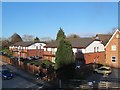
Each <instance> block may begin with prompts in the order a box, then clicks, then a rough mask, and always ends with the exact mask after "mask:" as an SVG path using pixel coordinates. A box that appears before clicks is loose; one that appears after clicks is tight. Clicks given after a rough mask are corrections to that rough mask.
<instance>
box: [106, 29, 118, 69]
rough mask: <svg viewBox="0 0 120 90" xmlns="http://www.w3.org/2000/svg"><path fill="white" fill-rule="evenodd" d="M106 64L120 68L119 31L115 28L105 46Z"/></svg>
mask: <svg viewBox="0 0 120 90" xmlns="http://www.w3.org/2000/svg"><path fill="white" fill-rule="evenodd" d="M105 49H106V52H105V54H106V59H105V60H106V64H107V65H109V66H111V67H116V68H120V31H119V30H118V29H117V30H116V31H115V33H114V34H113V35H112V37H111V38H110V40H109V41H108V43H107V44H106V46H105Z"/></svg>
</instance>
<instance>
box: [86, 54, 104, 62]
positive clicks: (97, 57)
mask: <svg viewBox="0 0 120 90" xmlns="http://www.w3.org/2000/svg"><path fill="white" fill-rule="evenodd" d="M84 58H85V62H86V64H89V63H94V62H95V61H96V63H99V64H104V63H105V52H96V53H86V54H84Z"/></svg>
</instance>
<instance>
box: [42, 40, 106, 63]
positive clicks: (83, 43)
mask: <svg viewBox="0 0 120 90" xmlns="http://www.w3.org/2000/svg"><path fill="white" fill-rule="evenodd" d="M66 40H68V41H70V42H71V44H72V50H73V53H74V55H75V58H76V59H78V58H82V59H85V61H86V64H88V63H94V61H95V59H94V58H95V57H96V55H97V56H98V57H99V58H97V59H98V61H102V60H104V59H105V50H104V45H103V43H102V42H101V40H98V39H95V38H72V39H66ZM58 45H59V42H58V41H52V42H50V43H48V44H47V45H46V46H45V47H44V48H45V51H44V54H43V58H44V59H49V60H51V61H52V62H54V63H55V53H56V51H57V47H58Z"/></svg>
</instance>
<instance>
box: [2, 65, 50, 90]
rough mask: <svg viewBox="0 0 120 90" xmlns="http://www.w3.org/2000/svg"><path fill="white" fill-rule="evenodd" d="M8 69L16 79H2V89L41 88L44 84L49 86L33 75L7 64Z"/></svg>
mask: <svg viewBox="0 0 120 90" xmlns="http://www.w3.org/2000/svg"><path fill="white" fill-rule="evenodd" d="M6 67H7V68H9V69H10V70H11V71H12V72H13V74H14V78H12V79H10V80H2V78H0V79H1V80H2V88H41V87H42V84H43V85H46V86H49V85H48V84H47V83H45V82H43V81H41V80H37V79H36V78H35V77H34V76H33V75H30V74H28V73H26V72H25V71H23V70H20V69H18V68H15V67H14V66H11V65H8V64H6Z"/></svg>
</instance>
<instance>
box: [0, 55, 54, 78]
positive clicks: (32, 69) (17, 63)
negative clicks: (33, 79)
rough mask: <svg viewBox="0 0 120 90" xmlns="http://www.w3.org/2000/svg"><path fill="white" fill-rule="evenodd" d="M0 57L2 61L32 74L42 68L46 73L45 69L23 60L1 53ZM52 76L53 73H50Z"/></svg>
mask: <svg viewBox="0 0 120 90" xmlns="http://www.w3.org/2000/svg"><path fill="white" fill-rule="evenodd" d="M0 58H1V59H2V61H3V62H6V63H8V64H11V65H13V66H15V67H17V68H20V69H23V70H25V71H27V72H28V73H30V74H32V75H35V74H36V72H37V71H39V70H42V71H43V73H46V74H47V69H43V68H42V67H41V66H36V65H34V64H31V63H26V62H23V61H21V60H17V59H12V58H9V57H6V56H3V55H0ZM48 77H49V76H48ZM52 77H53V78H54V77H55V74H54V75H52ZM50 78H51V77H50ZM53 78H52V79H53ZM43 79H44V80H48V78H47V79H46V78H43Z"/></svg>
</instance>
